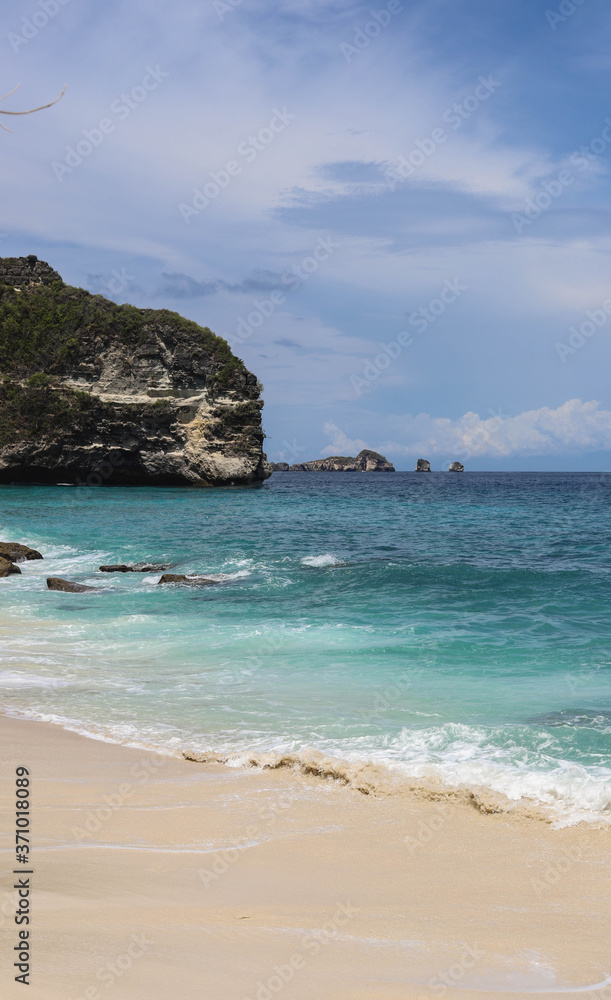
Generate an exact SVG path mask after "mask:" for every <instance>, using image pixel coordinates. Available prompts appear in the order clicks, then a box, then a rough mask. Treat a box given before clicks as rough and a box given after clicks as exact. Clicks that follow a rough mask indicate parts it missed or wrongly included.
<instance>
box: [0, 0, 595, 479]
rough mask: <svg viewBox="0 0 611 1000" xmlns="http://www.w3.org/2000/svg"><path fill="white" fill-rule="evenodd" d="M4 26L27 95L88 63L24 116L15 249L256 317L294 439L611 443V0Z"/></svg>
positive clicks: (314, 450)
mask: <svg viewBox="0 0 611 1000" xmlns="http://www.w3.org/2000/svg"><path fill="white" fill-rule="evenodd" d="M372 12H373V13H372ZM2 28H3V30H2V32H0V44H2V45H3V46H4V58H3V60H2V67H3V71H2V78H3V82H2V85H1V87H0V90H1V92H2V93H5V92H7V91H9V90H11V89H12V88H13V87H14V86H15V84H17V83H19V82H21V84H22V86H21V89H20V90H19V92H18V93H16V94H15V95H13V96H12V97H9V98H8V99H7V100H6V101H4V102H3V103H2V105H0V107H2V108H4V109H6V110H19V109H21V108H26V107H32V106H34V105H36V104H40V103H44V102H45V101H47V100H50V99H51V98H52V97H54V96H56V95H57V94H58V93H59V92H60V90H61V88H62V87H63V85H64V83H67V85H68V88H67V91H66V95H65V97H64V98H63V99H62V101H61V102H60V103H59V104H58V105H56V106H55V107H53V108H51V109H49V110H48V111H44V112H41V113H39V114H36V115H31V116H28V117H23V118H12V119H11V118H9V117H0V121H2V122H3V123H4V124H7V125H8V126H9V127H11V128H12V129H13V131H12V133H10V134H9V133H8V132H3V131H2V132H0V143H1V144H2V147H3V154H4V155H3V187H4V198H3V204H2V209H1V212H0V252H1V253H2V254H3V255H5V256H8V255H21V254H27V253H35V254H37V255H38V256H39V257H41V258H43V259H45V260H48V261H49V262H50V263H51V264H52V265H53V266H54V267H55V268H56V269H57V270H59V271H60V273H61V274H62V276H63V277H64V280H66V281H67V282H69V283H71V284H75V285H80V286H83V287H85V288H89V289H90V290H91V291H95V292H102V293H103V294H106V295H108V297H110V298H113V299H115V300H116V301H118V302H127V301H129V302H133V303H134V304H136V305H139V306H152V307H156V308H161V307H165V308H170V309H175V310H177V311H178V312H181V313H182V314H183V315H186V316H189V317H191V318H193V319H195V320H197V321H198V322H200V323H202V324H203V325H207V326H210V327H211V329H213V330H214V331H215V332H216V333H218V334H220V335H221V336H224V337H226V338H227V339H228V340H229V342H230V343H231V344H232V346H233V347H234V350H235V352H236V353H237V354H238V355H239V356H240V357H242V358H243V359H244V361H245V362H246V364H247V365H248V367H249V368H250V369H251V370H252V371H254V372H255V373H256V374H257V375H258V376H259V378H260V379H261V381H262V382H263V384H264V387H265V389H264V399H265V410H264V424H265V430H266V433H267V435H268V440H267V443H266V444H267V451H268V455H269V456H270V457H271V458H272V459H285V460H288V461H303V460H305V459H310V458H315V457H318V456H320V455H326V454H337V453H341V454H353V453H355V452H356V451H358V450H359V449H360V448H361V447H364V446H367V447H370V448H374V449H376V450H381V451H382V452H384V454H386V455H387V457H389V458H390V459H391V460H392V461H394V462H395V465H396V466H397V468H413V466H414V464H415V460H416V459H417V458H418V457H425V458H429V459H430V460H431V463H432V465H433V468H436V469H442V468H447V466H448V463H449V462H450V461H452V460H453V459H460V460H461V461H463V462H464V464H465V465H466V466H467V468H470V469H590V470H607V469H609V468H611V398H610V392H609V384H610V381H609V374H608V373H609V370H610V368H611V280H610V271H609V265H610V262H611V258H610V252H611V197H610V188H609V164H610V162H611V125H609V124H608V122H609V123H611V98H609V96H608V94H609V86H608V84H609V76H610V69H611V64H610V62H609V57H608V38H609V31H610V29H611V10H610V9H609V6H608V4H607V3H605V0H582V2H581V3H576V2H575V0H559V2H556V0H553V2H550V3H549V4H547V3H546V2H545V0H542V2H539V0H512V2H511V3H508V2H507V0H463V2H461V3H459V4H457V3H456V0H409V2H403V3H402V2H401V0H391V2H390V4H389V3H386V4H375V5H373V6H372V4H371V3H367V4H360V3H351V2H343V0H326V2H323V0H277V2H275V3H274V4H271V3H260V2H259V3H254V0H234V2H233V3H230V2H229V0H227V2H225V0H174V2H173V3H172V4H167V3H162V2H161V0H131V2H130V3H116V2H113V0H108V2H106V3H104V4H94V3H92V2H90V0H63V2H60V0H18V2H16V3H14V4H13V5H11V8H10V11H8V12H5V13H3V23H2ZM607 119H608V122H607ZM605 302H606V303H607V309H605Z"/></svg>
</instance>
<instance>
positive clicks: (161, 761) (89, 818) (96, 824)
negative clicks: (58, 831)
mask: <svg viewBox="0 0 611 1000" xmlns="http://www.w3.org/2000/svg"><path fill="white" fill-rule="evenodd" d="M166 764H167V758H166V757H161V756H153V757H149V758H147V759H146V760H141V761H138V763H137V764H134V765H133V766H132V767H131V768H130V772H129V773H130V776H131V777H132V778H133V779H134V780H133V781H124V782H122V783H121V784H120V785H119V787H118V788H117V790H116V792H113V793H112V794H111V795H103V796H102V798H103V800H104V805H103V806H98V808H97V809H93V810H92V809H90V810H89V811H88V812H87V815H86V817H85V819H84V820H83V824H82V826H73V827H72V836H73V837H74V840H75V842H76V843H77V844H80V843H82V842H83V841H84V840H89V839H91V837H92V836H93V835H94V834H96V833H99V831H100V830H101V829H102V827H103V826H104V825H105V824H106V823H108V821H109V820H110V819H111V818H112V817H113V815H114V813H116V812H117V811H118V810H119V809H121V808H122V807H123V806H124V805H125V804H126V803H127V802H129V800H130V799H131V797H132V795H133V794H134V792H135V791H136V789H137V788H139V787H142V785H145V784H146V783H147V782H148V781H150V780H151V778H152V777H155V776H156V775H157V774H158V773H159V770H160V769H161V768H163V767H165V765H166Z"/></svg>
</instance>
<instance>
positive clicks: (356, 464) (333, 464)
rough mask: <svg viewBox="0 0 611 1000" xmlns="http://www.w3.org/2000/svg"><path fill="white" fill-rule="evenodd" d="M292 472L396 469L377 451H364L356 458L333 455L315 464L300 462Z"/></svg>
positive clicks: (293, 466) (292, 466) (388, 470)
mask: <svg viewBox="0 0 611 1000" xmlns="http://www.w3.org/2000/svg"><path fill="white" fill-rule="evenodd" d="M290 471H291V472H394V471H395V467H394V465H392V463H391V462H388V461H387V460H386V459H385V458H384V456H383V455H379V454H378V453H377V451H369V450H368V449H364V450H363V451H360V452H359V453H358V455H357V456H356V458H349V457H346V456H344V455H332V456H331V457H330V458H317V459H315V460H314V461H313V462H299V463H298V464H297V465H291V470H290Z"/></svg>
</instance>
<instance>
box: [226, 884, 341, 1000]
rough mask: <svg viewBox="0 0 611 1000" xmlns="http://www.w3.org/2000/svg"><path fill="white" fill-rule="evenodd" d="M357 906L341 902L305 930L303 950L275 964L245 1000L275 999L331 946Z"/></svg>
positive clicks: (301, 942)
mask: <svg viewBox="0 0 611 1000" xmlns="http://www.w3.org/2000/svg"><path fill="white" fill-rule="evenodd" d="M358 912H359V911H358V909H356V908H355V907H354V906H352V904H351V903H350V902H347V903H338V904H337V908H336V910H335V913H334V914H333V917H332V919H331V920H330V921H329V922H328V923H326V924H323V926H322V927H317V928H315V929H314V930H312V931H310V932H309V933H308V934H305V935H304V936H303V937H302V938H301V941H300V942H299V950H298V951H294V952H293V954H292V955H290V957H289V958H288V959H287V961H286V963H285V964H283V965H274V966H273V967H272V969H271V975H270V976H269V977H267V978H266V979H265V980H263V979H259V981H258V982H257V983H256V984H255V988H256V992H253V993H252V995H251V996H245V997H244V998H243V1000H272V998H273V996H274V994H275V993H279V992H280V991H281V990H282V989H284V987H285V986H286V985H287V983H290V982H291V980H292V979H294V977H295V974H296V973H297V972H301V971H302V970H303V969H305V967H306V965H307V963H308V958H309V957H310V956H311V957H315V956H316V955H318V954H319V953H320V951H321V950H322V948H325V947H327V946H328V945H329V944H330V943H331V942H332V941H334V940H336V939H337V937H338V933H339V930H340V929H341V928H342V927H345V926H346V924H347V923H348V921H349V920H352V919H353V918H354V917H355V916H356V915H357V914H358Z"/></svg>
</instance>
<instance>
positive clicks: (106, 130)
mask: <svg viewBox="0 0 611 1000" xmlns="http://www.w3.org/2000/svg"><path fill="white" fill-rule="evenodd" d="M169 75H170V74H169V73H166V72H165V70H162V69H161V67H160V66H155V67H154V68H153V67H152V66H147V67H146V72H145V75H144V77H143V79H142V83H140V84H138V85H137V86H136V87H133V88H132V90H130V92H129V93H128V94H121V95H120V96H119V97H117V98H115V100H114V101H113V102H112V104H111V105H110V109H109V113H110V115H111V116H112V117H108V116H106V117H104V118H101V119H100V121H99V122H98V125H97V127H96V128H92V129H86V128H84V129H83V130H82V133H81V134H82V135H83V137H84V138H82V139H80V140H79V141H78V142H77V143H76V146H66V156H65V158H64V160H63V161H62V162H60V161H59V160H53V162H52V163H51V169H52V170H53V173H54V174H55V176H56V177H57V179H58V181H59V182H60V183H62V182H63V180H64V175H65V174H73V173H74V171H75V170H76V169H77V167H80V165H81V163H83V162H84V161H85V160H86V159H87V158H88V157H89V156H91V154H92V153H93V151H94V149H97V148H98V147H99V146H101V145H102V143H103V142H104V139H105V138H106V136H107V135H111V133H112V132H114V131H115V129H116V127H117V121H119V122H124V121H125V120H126V119H127V118H129V116H130V115H131V114H132V112H133V111H135V110H136V108H138V107H140V105H141V104H142V103H143V102H144V101H146V99H147V97H148V96H149V94H150V93H152V91H153V90H157V87H158V86H159V84H160V83H161V82H162V80H165V79H166V77H168V76H169Z"/></svg>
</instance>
